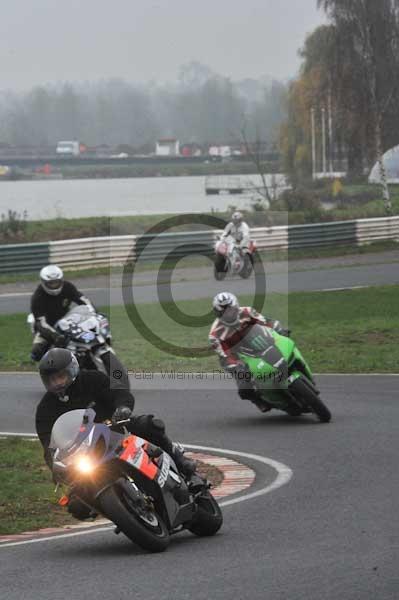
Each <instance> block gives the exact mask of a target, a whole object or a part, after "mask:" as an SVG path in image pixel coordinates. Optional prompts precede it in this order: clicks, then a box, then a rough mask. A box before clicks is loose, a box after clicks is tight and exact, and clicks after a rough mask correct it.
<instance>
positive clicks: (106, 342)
mask: <svg viewBox="0 0 399 600" xmlns="http://www.w3.org/2000/svg"><path fill="white" fill-rule="evenodd" d="M27 321H28V324H29V325H30V327H31V330H32V333H35V330H34V323H35V318H34V316H33V315H32V314H30V315H29V316H28V319H27ZM54 329H55V330H56V331H57V332H58V333H59V334H61V335H63V336H64V338H65V344H64V348H67V349H68V350H70V351H71V352H73V354H74V355H75V356H76V358H77V360H78V362H79V365H80V366H81V367H82V368H84V369H95V370H96V371H100V372H102V373H105V375H108V376H109V377H111V376H113V379H117V380H119V381H120V383H121V384H126V385H127V386H128V381H129V379H128V375H127V370H126V369H125V367H124V366H123V365H122V363H121V362H120V360H119V359H118V358H117V356H116V355H115V352H114V350H113V348H112V347H111V338H112V336H111V330H110V325H109V321H108V319H107V317H106V316H105V315H102V314H100V313H95V312H92V310H91V309H90V308H89V307H88V306H86V305H80V306H74V307H73V308H71V309H70V310H69V311H68V312H67V314H66V315H65V316H64V317H62V319H59V320H58V321H57V322H56V323H55V325H54Z"/></svg>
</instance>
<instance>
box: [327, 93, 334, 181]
mask: <svg viewBox="0 0 399 600" xmlns="http://www.w3.org/2000/svg"><path fill="white" fill-rule="evenodd" d="M328 154H329V159H330V168H329V171H330V173H331V174H332V173H333V171H334V165H333V139H332V105H331V88H330V89H329V90H328Z"/></svg>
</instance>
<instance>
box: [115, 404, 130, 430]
mask: <svg viewBox="0 0 399 600" xmlns="http://www.w3.org/2000/svg"><path fill="white" fill-rule="evenodd" d="M131 416H132V411H131V410H130V408H129V407H128V406H118V408H116V409H115V411H114V414H113V415H112V423H113V424H114V425H116V424H117V423H118V421H127V419H130V417H131Z"/></svg>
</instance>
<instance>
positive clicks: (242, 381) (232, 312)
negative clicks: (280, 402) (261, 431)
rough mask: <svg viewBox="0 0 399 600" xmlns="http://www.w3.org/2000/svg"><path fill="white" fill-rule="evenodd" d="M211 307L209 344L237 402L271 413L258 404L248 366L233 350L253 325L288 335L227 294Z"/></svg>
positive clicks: (220, 295)
mask: <svg viewBox="0 0 399 600" xmlns="http://www.w3.org/2000/svg"><path fill="white" fill-rule="evenodd" d="M212 307H213V311H214V313H215V315H216V319H215V321H214V322H213V324H212V327H211V330H210V332H209V343H210V345H211V348H212V349H213V350H214V351H215V352H216V354H217V355H218V356H219V360H220V364H221V366H222V368H223V369H225V370H226V371H228V372H230V373H231V374H232V375H233V377H234V379H235V381H236V383H237V386H238V394H239V396H240V398H242V399H243V400H250V401H251V402H253V403H254V404H255V405H256V406H257V407H258V408H259V410H261V411H262V412H266V411H267V410H270V409H269V408H268V407H267V406H266V405H265V401H264V400H262V401H261V402H260V400H261V396H260V395H259V394H258V392H257V390H256V388H255V384H254V382H253V381H252V377H251V373H250V371H249V369H248V367H247V365H245V364H244V363H243V362H241V361H240V359H239V357H238V354H237V353H236V352H235V349H236V348H237V346H238V344H239V343H240V342H241V340H242V339H243V338H244V337H245V336H246V334H247V333H248V331H249V329H250V328H251V327H252V326H253V325H255V324H259V325H265V326H267V327H270V328H272V329H274V330H275V331H276V332H277V333H279V334H281V335H288V334H289V331H288V330H287V329H283V327H282V326H281V323H280V322H279V321H275V320H273V319H269V318H265V317H263V316H262V315H261V314H259V313H258V312H257V311H256V310H255V309H254V308H251V307H250V306H242V307H240V305H239V302H238V300H237V298H236V296H234V294H231V293H230V292H221V293H219V294H217V295H216V296H215V297H214V299H213V302H212Z"/></svg>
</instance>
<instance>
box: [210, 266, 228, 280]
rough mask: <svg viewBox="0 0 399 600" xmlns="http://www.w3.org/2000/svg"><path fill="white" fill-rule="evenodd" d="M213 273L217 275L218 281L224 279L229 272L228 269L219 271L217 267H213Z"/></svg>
mask: <svg viewBox="0 0 399 600" xmlns="http://www.w3.org/2000/svg"><path fill="white" fill-rule="evenodd" d="M213 273H214V275H215V279H216V281H223V279H224V278H225V277H226V275H227V273H226V271H218V270H217V267H214V268H213Z"/></svg>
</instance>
